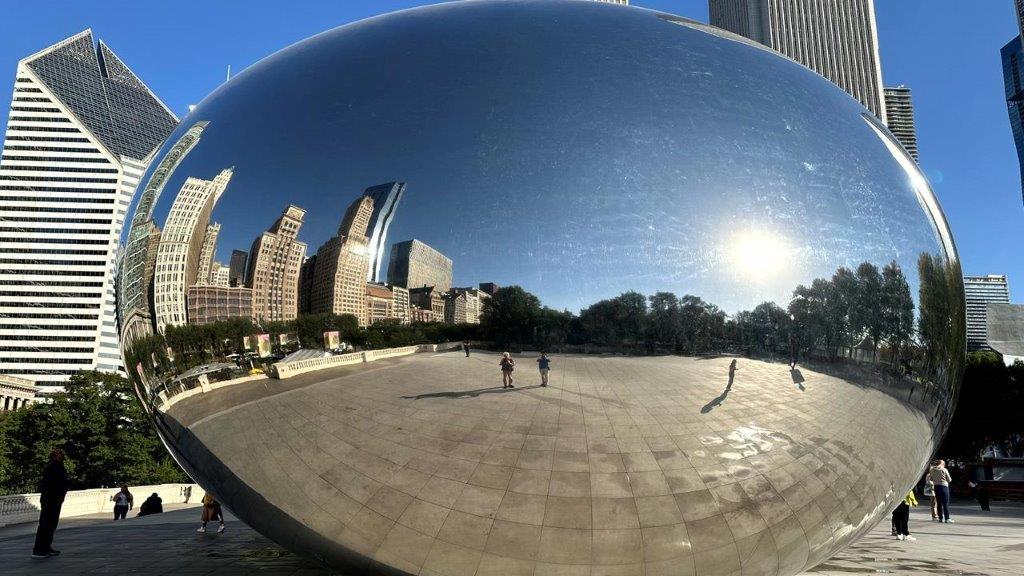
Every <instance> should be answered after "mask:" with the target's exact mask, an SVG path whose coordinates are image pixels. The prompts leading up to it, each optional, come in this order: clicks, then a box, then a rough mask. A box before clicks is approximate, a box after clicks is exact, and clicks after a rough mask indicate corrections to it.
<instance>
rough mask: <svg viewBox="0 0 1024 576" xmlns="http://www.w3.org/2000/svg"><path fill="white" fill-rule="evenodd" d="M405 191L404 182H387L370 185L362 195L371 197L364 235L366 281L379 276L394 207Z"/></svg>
mask: <svg viewBox="0 0 1024 576" xmlns="http://www.w3.org/2000/svg"><path fill="white" fill-rule="evenodd" d="M404 193H405V182H388V183H386V184H378V185H377V186H370V187H369V188H367V189H366V190H365V191H364V192H363V196H369V197H370V198H373V214H371V215H370V222H369V224H367V228H366V236H367V237H368V238H369V239H370V240H369V244H368V245H367V250H369V252H370V271H369V274H368V275H367V277H366V281H367V282H376V281H377V279H378V277H379V276H380V267H381V263H382V262H383V260H384V246H385V244H386V242H387V235H388V227H390V226H391V220H393V219H394V217H395V209H396V208H398V202H399V201H400V200H401V199H402V194H404Z"/></svg>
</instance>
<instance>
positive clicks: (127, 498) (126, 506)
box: [110, 484, 135, 520]
mask: <svg viewBox="0 0 1024 576" xmlns="http://www.w3.org/2000/svg"><path fill="white" fill-rule="evenodd" d="M110 500H111V502H113V503H114V520H124V519H125V517H126V516H128V511H129V510H131V509H132V508H134V507H135V498H134V497H133V496H132V493H131V492H129V491H128V486H126V485H124V484H122V485H121V491H120V492H118V493H117V494H114V495H113V496H111V497H110Z"/></svg>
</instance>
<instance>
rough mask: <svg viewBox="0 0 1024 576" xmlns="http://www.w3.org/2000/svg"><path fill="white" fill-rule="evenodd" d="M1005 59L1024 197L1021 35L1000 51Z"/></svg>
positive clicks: (1008, 101) (1008, 106) (1005, 80)
mask: <svg viewBox="0 0 1024 576" xmlns="http://www.w3.org/2000/svg"><path fill="white" fill-rule="evenodd" d="M1000 56H1001V57H1002V60H1003V86H1004V89H1005V93H1006V111H1007V113H1008V114H1009V116H1010V130H1011V131H1012V132H1013V143H1014V145H1015V146H1016V147H1017V163H1018V164H1019V165H1020V173H1021V182H1022V197H1024V48H1022V46H1021V37H1020V36H1017V37H1016V38H1014V39H1013V40H1011V41H1010V42H1009V43H1008V44H1007V45H1006V46H1003V49H1002V50H1001V51H1000Z"/></svg>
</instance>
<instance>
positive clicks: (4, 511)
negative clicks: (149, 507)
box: [0, 484, 203, 526]
mask: <svg viewBox="0 0 1024 576" xmlns="http://www.w3.org/2000/svg"><path fill="white" fill-rule="evenodd" d="M128 489H129V490H130V491H131V493H132V496H133V497H134V499H135V510H136V511H138V509H139V506H141V505H142V503H143V502H144V501H145V500H146V498H149V496H150V495H151V494H152V493H154V492H156V493H157V495H158V496H160V498H161V499H163V503H164V504H165V505H166V504H183V503H188V502H199V501H200V500H202V498H203V489H202V488H200V487H199V486H198V485H197V484H157V485H155V486H129V487H128ZM118 490H120V488H96V489H92V490H73V491H71V492H68V494H67V496H66V497H65V498H64V505H63V506H62V507H61V509H60V517H61V518H68V517H71V516H84V515H87V514H98V513H100V512H110V514H111V518H113V513H114V503H113V502H111V501H110V497H111V496H113V495H114V494H116V493H117V492H118ZM37 520H39V494H16V495H13V496H0V526H6V525H8V524H19V523H22V522H35V521H37Z"/></svg>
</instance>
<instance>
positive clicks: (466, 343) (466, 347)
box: [462, 340, 469, 358]
mask: <svg viewBox="0 0 1024 576" xmlns="http://www.w3.org/2000/svg"><path fill="white" fill-rule="evenodd" d="M462 351H463V352H465V353H466V358H469V340H463V341H462Z"/></svg>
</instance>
